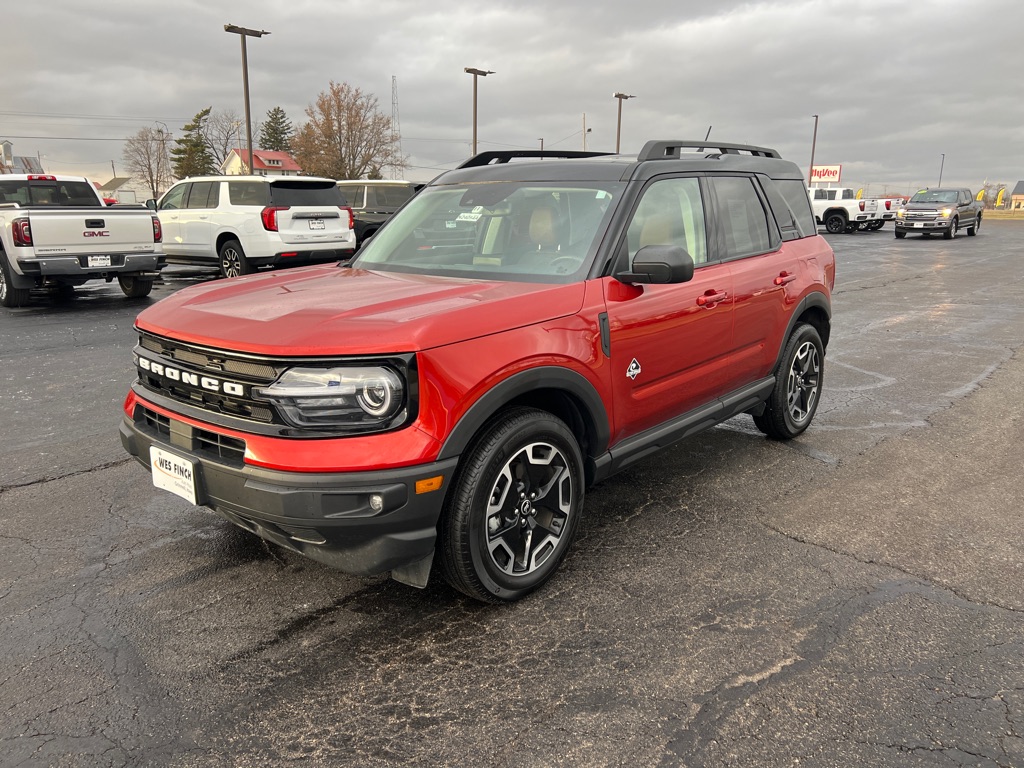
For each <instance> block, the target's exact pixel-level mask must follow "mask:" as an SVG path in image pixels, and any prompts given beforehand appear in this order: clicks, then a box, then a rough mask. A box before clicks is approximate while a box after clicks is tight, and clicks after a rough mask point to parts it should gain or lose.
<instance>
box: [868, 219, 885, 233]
mask: <svg viewBox="0 0 1024 768" xmlns="http://www.w3.org/2000/svg"><path fill="white" fill-rule="evenodd" d="M884 226H885V221H884V220H882V221H870V222H868V223H867V224H865V225H864V229H866V230H868V231H869V232H877V231H878V230H880V229H881V228H882V227H884Z"/></svg>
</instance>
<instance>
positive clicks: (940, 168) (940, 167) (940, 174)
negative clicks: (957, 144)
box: [939, 152, 946, 187]
mask: <svg viewBox="0 0 1024 768" xmlns="http://www.w3.org/2000/svg"><path fill="white" fill-rule="evenodd" d="M945 164H946V153H945V152H943V153H942V162H940V163H939V186H940V187H941V186H942V168H943V166H944V165H945Z"/></svg>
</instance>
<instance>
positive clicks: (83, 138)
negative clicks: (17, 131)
mask: <svg viewBox="0 0 1024 768" xmlns="http://www.w3.org/2000/svg"><path fill="white" fill-rule="evenodd" d="M4 138H7V139H36V140H53V141H125V140H126V139H127V137H125V136H121V137H119V138H116V139H115V138H98V139H96V138H89V137H86V136H11V135H9V134H6V133H5V134H4Z"/></svg>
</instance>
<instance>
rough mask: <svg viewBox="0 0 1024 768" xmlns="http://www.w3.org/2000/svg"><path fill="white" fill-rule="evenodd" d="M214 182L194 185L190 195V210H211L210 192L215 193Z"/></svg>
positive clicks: (194, 183)
mask: <svg viewBox="0 0 1024 768" xmlns="http://www.w3.org/2000/svg"><path fill="white" fill-rule="evenodd" d="M213 186H214V183H213V182H212V181H196V182H193V183H192V191H191V192H189V193H188V204H187V206H186V207H188V208H209V207H210V205H209V200H210V192H211V191H213Z"/></svg>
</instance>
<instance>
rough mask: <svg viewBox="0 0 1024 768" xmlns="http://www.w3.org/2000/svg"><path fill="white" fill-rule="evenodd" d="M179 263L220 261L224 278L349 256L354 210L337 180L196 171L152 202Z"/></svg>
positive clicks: (166, 245) (169, 248)
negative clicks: (193, 175)
mask: <svg viewBox="0 0 1024 768" xmlns="http://www.w3.org/2000/svg"><path fill="white" fill-rule="evenodd" d="M149 205H150V207H155V209H156V212H157V215H158V216H159V217H160V225H161V226H162V227H163V234H164V253H165V254H166V256H167V261H168V262H171V263H175V264H210V265H214V264H219V265H220V271H221V274H222V275H224V276H225V277H234V276H236V275H244V274H247V273H249V272H252V271H254V270H255V269H257V268H258V267H282V266H293V265H299V264H309V263H312V262H316V261H337V260H340V259H346V258H349V257H350V256H351V255H352V254H353V253H354V251H355V247H356V235H355V230H354V221H353V218H352V209H351V208H349V207H347V206H346V205H345V200H344V197H343V196H342V194H341V192H340V191H339V190H338V186H337V183H336V182H335V180H334V179H320V178H315V177H311V176H287V177H276V176H197V177H194V178H189V179H185V180H184V181H179V182H178V183H177V184H175V185H174V186H173V187H171V188H170V189H169V190H167V192H166V193H165V194H164V195H163V197H161V198H160V200H159V201H150V203H149Z"/></svg>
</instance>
